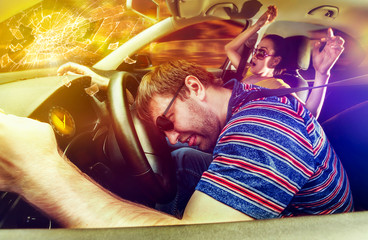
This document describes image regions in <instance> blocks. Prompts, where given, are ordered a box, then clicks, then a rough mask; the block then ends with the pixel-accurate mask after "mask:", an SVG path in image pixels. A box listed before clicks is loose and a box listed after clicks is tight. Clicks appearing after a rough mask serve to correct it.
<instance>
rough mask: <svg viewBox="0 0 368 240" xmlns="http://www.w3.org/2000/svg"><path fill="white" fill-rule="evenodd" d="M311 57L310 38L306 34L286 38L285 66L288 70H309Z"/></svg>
mask: <svg viewBox="0 0 368 240" xmlns="http://www.w3.org/2000/svg"><path fill="white" fill-rule="evenodd" d="M310 58H311V48H310V43H309V39H308V37H306V36H302V35H300V36H291V37H286V38H285V59H284V66H285V68H286V69H287V70H298V69H302V70H307V69H308V67H309V62H310Z"/></svg>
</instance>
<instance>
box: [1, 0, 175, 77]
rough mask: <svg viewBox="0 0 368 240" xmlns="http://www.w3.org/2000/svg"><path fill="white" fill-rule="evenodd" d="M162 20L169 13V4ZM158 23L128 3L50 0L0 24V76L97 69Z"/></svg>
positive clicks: (162, 2)
mask: <svg viewBox="0 0 368 240" xmlns="http://www.w3.org/2000/svg"><path fill="white" fill-rule="evenodd" d="M156 2H157V3H158V4H159V6H160V15H159V20H161V19H164V18H167V17H168V16H169V15H170V13H169V11H168V10H167V7H166V5H165V0H159V1H156ZM154 23H155V22H153V21H150V20H147V19H145V18H143V17H140V16H138V15H137V14H136V13H134V12H132V11H128V10H127V9H126V7H125V0H123V1H116V0H94V1H90V0H79V1H72V0H62V1H60V0H59V1H58V0H45V1H42V2H40V3H38V4H36V5H34V6H32V7H30V8H28V9H27V10H24V11H22V12H19V13H17V14H15V15H13V16H12V17H10V18H8V19H6V20H4V21H3V22H1V23H0V35H1V39H0V46H1V48H0V58H1V59H0V61H1V64H0V72H10V71H20V70H27V69H34V68H49V67H57V66H59V65H61V64H63V63H65V62H68V61H74V62H77V63H81V64H83V65H87V66H92V65H94V64H95V63H96V62H98V61H99V60H101V59H102V58H103V57H105V56H106V55H107V54H109V53H110V52H112V51H113V50H115V49H117V48H118V47H119V46H120V45H122V44H123V43H124V42H126V41H127V40H129V39H130V38H132V37H133V36H135V35H136V34H138V33H139V32H141V31H143V30H144V29H146V28H148V27H150V26H152V25H153V24H154Z"/></svg>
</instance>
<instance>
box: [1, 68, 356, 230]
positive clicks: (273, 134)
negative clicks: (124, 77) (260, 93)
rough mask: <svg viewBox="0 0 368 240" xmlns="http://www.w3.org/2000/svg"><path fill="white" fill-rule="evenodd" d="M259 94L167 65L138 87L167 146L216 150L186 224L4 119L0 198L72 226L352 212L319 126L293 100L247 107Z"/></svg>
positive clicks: (142, 105) (44, 137)
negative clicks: (102, 182)
mask: <svg viewBox="0 0 368 240" xmlns="http://www.w3.org/2000/svg"><path fill="white" fill-rule="evenodd" d="M257 90H258V88H256V87H252V86H251V85H244V84H242V83H239V82H237V81H234V82H232V84H230V85H228V86H227V87H222V86H221V84H220V83H218V82H217V81H216V79H215V78H214V76H213V75H212V74H210V73H208V72H207V71H206V70H205V69H203V68H201V67H199V66H197V65H195V64H191V63H188V62H186V61H173V62H169V63H166V64H163V65H161V66H159V67H157V68H155V69H154V70H153V71H152V72H150V73H149V74H147V75H146V76H145V77H144V78H143V79H142V82H141V84H140V87H139V93H138V97H137V110H138V113H139V116H140V117H141V118H143V119H146V120H147V121H154V122H155V123H156V126H157V127H158V128H159V129H161V130H162V131H163V132H164V133H165V134H166V136H167V137H168V139H169V140H170V142H171V143H175V142H177V141H180V142H188V144H189V145H192V146H198V147H199V149H201V150H208V149H212V148H213V161H212V163H211V165H210V167H209V169H208V170H207V171H205V172H204V173H203V175H202V177H201V180H200V181H199V183H198V185H197V187H196V191H195V192H194V194H193V195H192V197H191V199H190V201H189V203H188V205H187V207H186V209H185V212H184V215H183V218H182V219H177V218H175V217H172V216H169V215H166V214H164V213H161V212H158V211H156V210H153V209H149V208H147V207H144V206H141V205H138V204H135V203H131V202H129V201H126V200H123V199H120V198H118V197H116V196H114V195H112V194H111V193H109V192H107V191H106V190H104V189H103V188H102V187H100V186H99V185H97V184H95V183H94V182H93V181H91V180H90V179H89V178H88V177H86V176H85V175H83V174H82V173H81V172H80V171H79V170H78V169H77V168H76V167H75V166H74V165H73V164H71V163H70V162H69V161H68V160H66V159H64V158H63V157H61V156H60V155H59V153H58V150H57V144H56V141H55V137H54V134H53V132H52V128H51V127H50V126H49V125H47V124H45V123H40V122H37V121H34V120H30V119H26V118H19V117H16V116H12V115H6V114H4V113H0V142H1V143H2V144H1V146H0V189H2V190H6V191H13V192H16V193H18V194H20V195H22V196H23V197H24V198H25V199H26V200H27V201H28V202H30V203H32V204H34V205H36V206H37V207H38V208H39V209H41V210H43V211H44V212H45V213H46V214H48V215H49V216H51V217H52V218H53V219H55V220H58V221H59V222H60V223H61V224H62V225H63V226H66V227H122V226H143V225H172V224H189V223H206V222H225V221H238V220H252V219H264V218H279V217H287V216H298V215H308V214H329V213H339V212H348V211H351V210H352V208H353V206H352V203H353V202H352V196H351V193H350V189H349V184H348V179H347V176H346V174H345V171H344V169H343V167H342V165H341V163H340V161H339V159H338V157H337V156H336V155H335V153H334V151H333V150H332V148H331V146H330V145H329V143H328V141H327V139H326V136H325V134H324V133H323V130H322V129H321V127H320V125H319V124H318V122H317V121H316V119H315V118H314V117H313V116H312V115H311V114H310V112H309V111H307V110H306V109H305V107H304V106H303V105H302V104H301V103H300V102H298V101H297V100H295V98H293V97H291V96H284V97H267V98H260V99H256V100H253V101H250V102H248V101H246V98H247V96H248V95H249V94H250V93H252V92H254V91H257ZM9 136H10V137H9ZM50 183H52V184H50Z"/></svg>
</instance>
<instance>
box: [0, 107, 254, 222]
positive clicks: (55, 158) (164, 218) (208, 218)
mask: <svg viewBox="0 0 368 240" xmlns="http://www.w3.org/2000/svg"><path fill="white" fill-rule="evenodd" d="M0 142H1V143H2V144H1V145H0V189H1V190H4V191H11V192H16V193H18V194H20V195H21V196H22V197H23V198H25V199H26V200H27V201H28V202H30V203H31V204H33V205H35V206H36V207H37V208H39V209H41V210H42V211H43V212H44V213H46V214H47V215H49V216H50V217H51V218H53V219H55V220H56V221H58V222H59V223H61V224H62V225H63V226H65V227H72V228H78V227H81V228H90V227H127V226H156V225H177V224H191V223H209V222H222V221H236V220H245V219H248V218H247V216H246V215H244V214H242V213H240V212H238V211H236V210H234V209H232V208H230V207H228V206H226V205H224V204H222V203H220V202H218V201H216V200H214V199H212V198H210V197H208V196H207V195H205V194H203V193H200V192H196V193H195V194H194V195H193V197H192V199H191V200H190V202H189V204H188V209H187V210H186V211H185V214H184V217H183V219H182V220H179V219H177V218H174V217H172V216H169V215H166V214H164V213H161V212H158V211H156V210H153V209H150V208H147V207H145V206H142V205H139V204H135V203H131V202H129V201H126V200H123V199H121V198H119V197H117V196H115V195H113V194H112V193H110V192H109V191H107V190H106V189H104V188H102V187H101V186H100V185H98V184H96V183H95V182H94V181H93V180H91V179H90V178H89V177H88V176H86V175H85V174H83V173H82V172H81V171H80V170H79V169H78V168H77V167H76V166H74V165H73V164H72V163H71V162H70V161H69V160H67V159H64V158H63V157H62V156H60V154H59V152H58V149H57V144H56V140H55V136H54V134H53V131H52V128H51V127H50V125H48V124H45V123H41V122H38V121H35V120H31V119H27V118H21V117H16V116H13V115H6V114H4V113H0Z"/></svg>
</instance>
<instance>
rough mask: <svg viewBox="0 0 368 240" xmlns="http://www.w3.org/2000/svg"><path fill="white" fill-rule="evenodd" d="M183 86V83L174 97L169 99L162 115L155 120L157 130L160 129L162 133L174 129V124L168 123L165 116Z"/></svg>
mask: <svg viewBox="0 0 368 240" xmlns="http://www.w3.org/2000/svg"><path fill="white" fill-rule="evenodd" d="M183 86H184V83H183V84H182V85H181V86H180V87H179V89H178V90H177V91H176V93H175V94H174V97H173V98H172V99H171V101H170V103H169V106H167V108H166V109H165V111H164V113H163V114H162V115H161V116H158V117H157V118H156V126H157V128H158V129H160V130H161V131H163V132H165V131H171V130H173V129H174V123H173V122H172V121H170V120H169V119H168V118H167V117H166V116H165V115H166V113H167V112H168V111H169V109H170V107H171V105H172V104H173V103H174V100H175V98H176V97H177V96H178V95H179V92H180V90H181V88H182V87H183Z"/></svg>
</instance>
